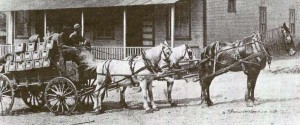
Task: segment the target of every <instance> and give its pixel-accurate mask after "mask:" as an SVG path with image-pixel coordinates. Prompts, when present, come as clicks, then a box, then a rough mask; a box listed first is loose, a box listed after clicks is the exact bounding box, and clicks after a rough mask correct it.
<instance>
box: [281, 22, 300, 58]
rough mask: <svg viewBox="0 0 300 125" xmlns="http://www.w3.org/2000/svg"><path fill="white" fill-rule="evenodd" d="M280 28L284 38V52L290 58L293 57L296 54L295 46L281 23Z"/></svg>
mask: <svg viewBox="0 0 300 125" xmlns="http://www.w3.org/2000/svg"><path fill="white" fill-rule="evenodd" d="M280 28H281V32H282V34H283V37H284V38H283V42H284V45H285V49H286V51H287V52H288V53H289V54H290V56H292V55H295V54H296V50H295V45H294V41H293V37H292V35H291V32H290V30H289V28H288V27H287V26H286V24H285V23H283V26H281V27H280Z"/></svg>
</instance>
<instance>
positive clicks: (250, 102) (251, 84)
mask: <svg viewBox="0 0 300 125" xmlns="http://www.w3.org/2000/svg"><path fill="white" fill-rule="evenodd" d="M259 72H260V71H256V70H250V71H249V74H248V75H247V91H246V94H245V101H246V105H247V106H248V107H253V106H254V100H255V99H254V89H255V85H256V80H257V77H258V75H259Z"/></svg>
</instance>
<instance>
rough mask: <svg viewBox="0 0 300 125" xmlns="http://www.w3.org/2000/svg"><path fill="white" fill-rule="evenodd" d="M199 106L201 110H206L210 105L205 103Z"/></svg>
mask: <svg viewBox="0 0 300 125" xmlns="http://www.w3.org/2000/svg"><path fill="white" fill-rule="evenodd" d="M199 105H200V106H201V107H202V108H208V107H209V106H211V105H209V104H208V103H207V102H201V103H200V104H199Z"/></svg>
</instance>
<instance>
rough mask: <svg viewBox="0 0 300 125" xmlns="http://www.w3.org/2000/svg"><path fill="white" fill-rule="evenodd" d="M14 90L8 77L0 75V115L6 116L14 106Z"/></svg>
mask: <svg viewBox="0 0 300 125" xmlns="http://www.w3.org/2000/svg"><path fill="white" fill-rule="evenodd" d="M14 95H15V93H14V90H13V86H12V83H11V82H10V81H9V79H8V77H7V76H5V75H3V74H0V113H1V115H6V114H8V113H9V111H10V110H11V109H12V107H13V104H14V99H15V98H14Z"/></svg>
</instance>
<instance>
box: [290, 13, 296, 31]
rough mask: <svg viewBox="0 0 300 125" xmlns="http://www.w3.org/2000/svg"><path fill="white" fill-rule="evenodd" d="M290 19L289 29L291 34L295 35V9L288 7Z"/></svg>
mask: <svg viewBox="0 0 300 125" xmlns="http://www.w3.org/2000/svg"><path fill="white" fill-rule="evenodd" d="M289 15H290V16H289V17H290V19H289V22H290V31H291V34H292V35H295V31H296V30H295V9H290V14H289Z"/></svg>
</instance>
